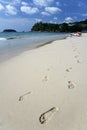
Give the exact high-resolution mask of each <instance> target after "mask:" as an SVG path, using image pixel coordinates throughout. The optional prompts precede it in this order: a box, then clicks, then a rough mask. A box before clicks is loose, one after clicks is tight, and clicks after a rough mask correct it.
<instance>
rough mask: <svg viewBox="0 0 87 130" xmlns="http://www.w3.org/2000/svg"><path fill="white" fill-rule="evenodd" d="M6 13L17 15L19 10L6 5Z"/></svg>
mask: <svg viewBox="0 0 87 130" xmlns="http://www.w3.org/2000/svg"><path fill="white" fill-rule="evenodd" d="M6 13H7V14H11V15H16V14H17V9H16V8H15V7H14V6H12V5H6Z"/></svg>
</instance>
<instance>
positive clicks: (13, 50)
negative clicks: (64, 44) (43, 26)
mask: <svg viewBox="0 0 87 130" xmlns="http://www.w3.org/2000/svg"><path fill="white" fill-rule="evenodd" d="M66 36H67V34H64V33H52V32H51V33H48V32H2V33H0V62H1V61H5V60H7V59H9V58H11V57H13V56H16V55H18V54H20V53H22V52H24V51H26V50H30V49H33V48H36V47H37V46H38V45H42V44H44V43H46V42H50V41H54V40H60V39H64V38H65V37H66Z"/></svg>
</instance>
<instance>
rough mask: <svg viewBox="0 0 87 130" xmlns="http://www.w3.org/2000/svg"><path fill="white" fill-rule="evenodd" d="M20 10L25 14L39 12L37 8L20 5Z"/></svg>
mask: <svg viewBox="0 0 87 130" xmlns="http://www.w3.org/2000/svg"><path fill="white" fill-rule="evenodd" d="M21 11H22V12H24V13H26V14H35V13H37V12H39V10H38V8H31V7H29V6H21Z"/></svg>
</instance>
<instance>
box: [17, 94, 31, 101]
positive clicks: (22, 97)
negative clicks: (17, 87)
mask: <svg viewBox="0 0 87 130" xmlns="http://www.w3.org/2000/svg"><path fill="white" fill-rule="evenodd" d="M28 94H31V92H27V93H25V94H23V95H21V96H20V97H19V99H18V100H19V101H22V100H23V99H24V97H25V96H27V95H28Z"/></svg>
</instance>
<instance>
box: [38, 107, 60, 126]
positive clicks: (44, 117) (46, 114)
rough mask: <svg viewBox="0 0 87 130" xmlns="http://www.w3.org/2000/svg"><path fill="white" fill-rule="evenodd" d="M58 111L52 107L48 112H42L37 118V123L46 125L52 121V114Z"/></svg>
mask: <svg viewBox="0 0 87 130" xmlns="http://www.w3.org/2000/svg"><path fill="white" fill-rule="evenodd" d="M57 111H59V108H56V107H52V108H51V109H49V110H48V111H46V112H44V113H43V114H41V115H40V117H39V121H40V123H41V124H45V123H47V122H48V121H49V120H51V119H52V117H53V116H54V114H55V113H56V112H57Z"/></svg>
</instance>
